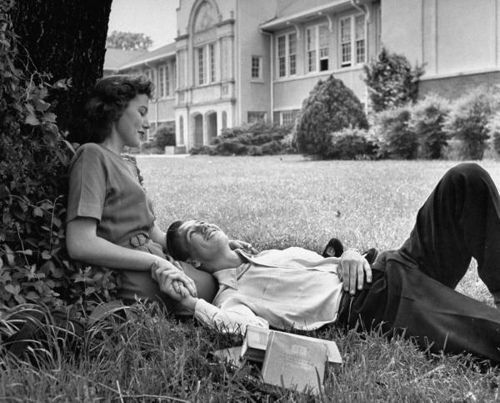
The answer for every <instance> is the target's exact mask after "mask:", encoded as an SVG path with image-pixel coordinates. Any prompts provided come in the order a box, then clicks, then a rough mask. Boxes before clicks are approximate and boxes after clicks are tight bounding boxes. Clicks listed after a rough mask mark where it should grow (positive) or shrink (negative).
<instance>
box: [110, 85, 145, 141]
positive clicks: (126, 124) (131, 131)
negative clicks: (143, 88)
mask: <svg viewBox="0 0 500 403" xmlns="http://www.w3.org/2000/svg"><path fill="white" fill-rule="evenodd" d="M148 103H149V98H148V96H147V95H146V94H139V95H137V96H136V97H135V98H133V99H131V100H130V102H129V103H128V105H127V107H126V108H125V110H124V111H123V114H122V116H121V117H120V119H118V120H117V121H116V122H114V123H113V129H114V130H113V131H116V133H117V134H118V136H119V139H120V140H121V142H122V143H123V145H125V146H129V147H138V146H139V145H140V140H141V137H143V136H144V135H145V133H146V130H147V129H148V128H149V122H148V118H147V116H148Z"/></svg>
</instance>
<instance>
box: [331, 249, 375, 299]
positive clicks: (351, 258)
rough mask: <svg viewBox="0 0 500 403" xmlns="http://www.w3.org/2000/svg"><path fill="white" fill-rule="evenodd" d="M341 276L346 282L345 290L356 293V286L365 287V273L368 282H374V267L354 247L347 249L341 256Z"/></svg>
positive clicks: (358, 287)
mask: <svg viewBox="0 0 500 403" xmlns="http://www.w3.org/2000/svg"><path fill="white" fill-rule="evenodd" d="M339 269H340V278H341V279H342V281H343V283H344V291H346V292H349V293H350V294H352V295H354V294H355V293H356V286H357V289H358V290H362V289H363V285H364V281H365V275H366V282H367V283H371V282H372V269H371V267H370V264H369V263H368V261H367V260H366V259H365V258H364V257H363V256H361V254H360V253H359V252H358V251H356V250H353V249H349V250H347V251H345V252H344V253H343V254H342V256H341V257H340V267H339Z"/></svg>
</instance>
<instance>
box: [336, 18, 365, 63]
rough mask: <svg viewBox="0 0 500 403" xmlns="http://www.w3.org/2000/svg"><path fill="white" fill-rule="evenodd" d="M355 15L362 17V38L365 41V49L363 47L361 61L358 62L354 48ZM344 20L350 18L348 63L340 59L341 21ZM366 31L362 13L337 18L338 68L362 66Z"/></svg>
mask: <svg viewBox="0 0 500 403" xmlns="http://www.w3.org/2000/svg"><path fill="white" fill-rule="evenodd" d="M357 17H363V18H364V21H363V22H364V24H363V34H364V36H363V40H364V43H365V46H364V47H365V49H364V55H363V59H364V60H363V61H362V62H358V61H357V50H356V18H357ZM345 20H351V32H350V42H351V60H350V62H349V63H347V62H344V61H343V60H342V21H345ZM366 36H367V32H366V16H364V15H363V14H352V15H348V16H345V17H342V18H340V19H339V47H338V49H339V68H341V69H346V68H349V67H356V66H362V65H363V64H365V63H366V44H367V41H368V40H367V37H366Z"/></svg>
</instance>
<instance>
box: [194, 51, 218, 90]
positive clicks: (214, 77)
mask: <svg viewBox="0 0 500 403" xmlns="http://www.w3.org/2000/svg"><path fill="white" fill-rule="evenodd" d="M212 47H213V53H212V52H211V51H210V49H211V48H212ZM200 50H201V51H202V52H203V83H200ZM194 51H195V61H196V86H198V87H203V86H206V85H211V84H214V83H216V82H219V81H220V78H219V76H220V72H219V63H218V57H219V54H218V46H217V42H210V43H205V44H204V45H201V46H197V47H196V48H195V49H194ZM212 56H213V58H212ZM212 62H213V63H212ZM212 67H213V70H212ZM212 72H213V74H212Z"/></svg>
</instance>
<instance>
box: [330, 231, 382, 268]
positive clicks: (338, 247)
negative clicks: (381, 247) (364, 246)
mask: <svg viewBox="0 0 500 403" xmlns="http://www.w3.org/2000/svg"><path fill="white" fill-rule="evenodd" d="M342 253H344V245H342V241H341V240H340V239H338V238H332V239H330V240H329V241H328V243H327V244H326V247H325V250H324V251H323V253H322V256H323V257H340V256H342ZM361 255H362V256H364V258H365V259H366V260H367V261H368V263H370V265H372V264H373V262H375V259H376V258H377V256H378V250H377V249H376V248H370V249H368V250H366V251H364V252H362V253H361Z"/></svg>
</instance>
